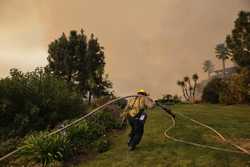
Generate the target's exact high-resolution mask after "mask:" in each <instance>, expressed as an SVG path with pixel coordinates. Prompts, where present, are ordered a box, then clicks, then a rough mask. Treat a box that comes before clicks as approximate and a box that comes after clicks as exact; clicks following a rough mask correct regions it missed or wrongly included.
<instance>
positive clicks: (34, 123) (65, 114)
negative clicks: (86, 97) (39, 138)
mask: <svg viewBox="0 0 250 167" xmlns="http://www.w3.org/2000/svg"><path fill="white" fill-rule="evenodd" d="M10 74H11V76H10V77H7V78H4V79H1V80H0V133H1V134H0V135H1V136H4V137H8V136H16V135H18V136H23V135H25V134H26V133H28V132H30V131H33V130H42V129H45V128H53V127H54V126H55V125H57V124H58V123H59V122H61V121H63V120H65V119H70V118H73V117H74V116H76V115H79V113H80V112H82V111H83V110H84V105H83V102H82V99H81V96H80V95H79V94H78V93H77V92H76V91H74V90H73V88H69V87H68V85H67V83H65V81H63V80H60V79H57V78H55V77H54V76H53V75H51V74H48V73H45V72H44V70H43V69H36V70H35V71H33V72H28V73H22V72H21V71H18V70H17V69H12V70H11V72H10Z"/></svg>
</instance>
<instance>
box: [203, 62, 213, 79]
mask: <svg viewBox="0 0 250 167" xmlns="http://www.w3.org/2000/svg"><path fill="white" fill-rule="evenodd" d="M203 70H204V72H207V74H208V78H210V74H211V73H212V72H213V71H214V65H213V63H212V62H211V60H206V61H204V63H203Z"/></svg>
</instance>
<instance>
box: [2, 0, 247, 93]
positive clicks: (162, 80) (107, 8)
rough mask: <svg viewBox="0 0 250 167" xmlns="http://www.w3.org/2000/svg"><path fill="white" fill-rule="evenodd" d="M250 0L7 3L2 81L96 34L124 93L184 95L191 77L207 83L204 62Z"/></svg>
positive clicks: (44, 0) (112, 75)
mask: <svg viewBox="0 0 250 167" xmlns="http://www.w3.org/2000/svg"><path fill="white" fill-rule="evenodd" d="M240 10H250V0H71V1H70V0H53V1H52V0H36V1H34V0H22V1H21V0H0V37H1V38H0V76H1V77H5V76H7V75H8V73H9V69H10V68H13V67H15V68H19V69H20V70H23V71H29V70H32V69H34V68H35V67H37V66H44V65H45V64H46V63H47V60H46V58H47V46H48V44H49V43H50V42H51V41H52V40H54V39H55V38H57V37H59V35H61V33H62V32H65V33H68V32H69V31H70V30H73V29H74V30H80V29H81V28H83V29H84V31H85V32H86V33H87V34H90V33H94V34H95V35H96V36H97V37H98V38H99V40H100V42H101V44H102V45H103V46H104V47H105V54H106V62H107V65H106V72H107V73H108V74H109V77H110V80H111V81H112V82H113V83H114V89H115V91H116V94H118V95H127V94H131V93H134V92H135V90H137V89H138V88H144V89H146V90H148V91H149V92H150V94H151V95H153V96H154V97H156V96H161V95H162V94H165V93H180V90H179V88H178V87H177V85H176V81H177V80H178V79H181V78H183V76H185V75H191V74H193V73H198V74H199V76H200V78H201V79H205V78H206V74H205V73H204V72H203V71H202V63H203V62H204V61H205V60H206V59H211V60H212V61H213V63H214V64H215V65H216V68H220V66H221V65H220V64H221V62H220V61H219V60H217V59H216V58H215V54H214V47H215V45H216V44H217V43H221V42H223V41H224V39H225V36H226V34H229V33H230V32H231V29H232V28H233V22H234V20H235V19H236V17H237V14H238V12H239V11H240Z"/></svg>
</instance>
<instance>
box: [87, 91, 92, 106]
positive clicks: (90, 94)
mask: <svg viewBox="0 0 250 167" xmlns="http://www.w3.org/2000/svg"><path fill="white" fill-rule="evenodd" d="M91 99H92V93H91V91H89V100H88V103H89V104H91Z"/></svg>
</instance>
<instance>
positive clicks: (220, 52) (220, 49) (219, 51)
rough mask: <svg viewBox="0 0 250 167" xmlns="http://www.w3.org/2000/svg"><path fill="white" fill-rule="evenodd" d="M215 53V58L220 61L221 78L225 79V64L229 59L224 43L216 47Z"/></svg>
mask: <svg viewBox="0 0 250 167" xmlns="http://www.w3.org/2000/svg"><path fill="white" fill-rule="evenodd" d="M215 53H216V57H217V58H218V59H220V60H222V68H223V76H224V77H225V75H226V72H225V68H226V65H225V64H226V63H225V62H226V60H227V59H228V58H229V51H228V49H227V48H226V46H225V44H224V43H220V44H218V45H216V48H215Z"/></svg>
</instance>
